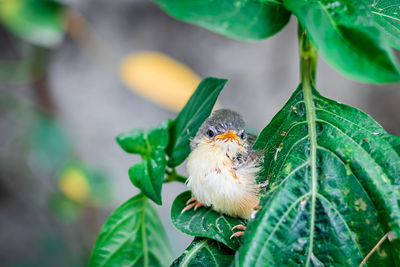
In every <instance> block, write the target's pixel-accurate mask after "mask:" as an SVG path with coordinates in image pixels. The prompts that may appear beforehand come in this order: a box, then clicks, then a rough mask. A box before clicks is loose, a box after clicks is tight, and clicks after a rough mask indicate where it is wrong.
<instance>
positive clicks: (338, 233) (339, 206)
mask: <svg viewBox="0 0 400 267" xmlns="http://www.w3.org/2000/svg"><path fill="white" fill-rule="evenodd" d="M388 140H392V141H393V142H392V141H391V142H389V141H388ZM394 141H395V140H394V139H392V138H391V136H390V135H389V134H388V133H386V132H385V131H384V130H383V129H382V127H381V126H380V125H379V124H378V123H377V122H375V121H374V120H373V119H372V118H371V117H370V116H368V115H367V114H365V113H363V112H362V111H360V110H357V109H355V108H352V107H349V106H346V105H343V104H339V103H337V102H335V101H332V100H329V99H327V98H324V97H323V96H321V95H320V94H319V93H318V92H317V91H316V90H311V89H309V90H307V88H304V89H303V88H302V86H301V85H300V86H299V88H298V89H297V90H296V91H295V93H294V94H293V96H292V97H291V98H290V100H289V101H288V102H287V103H286V105H285V106H284V107H283V108H282V110H281V111H280V112H279V113H278V114H277V115H276V116H275V117H274V118H273V120H272V121H271V123H270V124H269V125H268V126H267V127H266V128H265V129H264V130H263V131H262V133H261V134H260V136H259V138H258V140H257V142H256V144H255V148H257V149H264V148H265V149H266V152H265V160H264V172H265V175H266V177H264V179H268V181H269V188H268V189H269V190H268V192H267V193H266V194H265V195H264V196H263V197H262V198H261V206H262V209H261V210H260V211H259V212H258V213H257V215H256V218H255V220H253V221H250V223H249V225H248V228H247V230H246V234H245V235H244V236H243V237H244V239H243V240H242V241H243V245H242V247H241V248H240V250H239V251H238V253H237V254H236V259H235V260H236V263H237V265H239V266H286V265H306V266H309V265H314V266H322V264H323V265H329V266H331V265H335V266H358V265H359V264H360V262H361V261H362V259H363V258H364V257H365V256H366V255H367V254H368V252H369V251H370V250H371V249H372V248H373V247H374V246H375V245H376V243H377V242H378V241H379V240H380V238H381V237H383V236H384V234H385V233H387V232H388V231H390V230H393V231H394V232H395V233H396V235H397V236H400V190H399V189H400V156H399V154H398V151H396V150H395V149H394V147H393V144H395V142H394ZM398 249H399V247H398V243H396V244H395V243H389V242H385V243H383V244H382V245H381V246H380V248H379V250H378V252H376V253H374V254H373V255H372V257H371V258H370V259H369V260H368V264H369V265H370V266H393V265H394V263H395V262H396V263H397V264H399V258H398V257H397V258H395V257H396V256H397V255H396V254H395V253H393V252H392V251H396V250H397V251H399V250H398Z"/></svg>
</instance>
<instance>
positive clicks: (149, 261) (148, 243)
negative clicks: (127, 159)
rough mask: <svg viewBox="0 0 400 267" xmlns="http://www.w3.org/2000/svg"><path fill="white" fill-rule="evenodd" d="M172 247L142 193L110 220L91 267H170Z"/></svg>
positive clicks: (104, 228)
mask: <svg viewBox="0 0 400 267" xmlns="http://www.w3.org/2000/svg"><path fill="white" fill-rule="evenodd" d="M171 261H172V256H171V250H170V246H169V245H168V241H167V237H166V235H165V232H164V229H163V227H162V224H161V222H160V219H159V218H158V215H157V213H156V211H155V210H154V208H153V207H152V206H151V205H150V203H149V202H148V201H147V198H146V197H145V196H144V195H143V194H139V195H137V196H135V197H133V198H131V199H130V200H128V201H127V202H125V203H124V204H122V205H121V206H120V207H119V208H118V209H116V210H115V211H114V212H113V213H112V214H111V215H110V217H109V218H108V219H107V221H106V222H105V224H104V225H103V227H102V228H101V231H100V234H99V236H98V238H97V241H96V244H95V245H94V248H93V251H92V255H91V257H90V260H89V265H88V266H90V267H91V266H93V267H101V266H118V267H119V266H144V267H148V266H152V267H156V266H168V265H169V263H170V262H171Z"/></svg>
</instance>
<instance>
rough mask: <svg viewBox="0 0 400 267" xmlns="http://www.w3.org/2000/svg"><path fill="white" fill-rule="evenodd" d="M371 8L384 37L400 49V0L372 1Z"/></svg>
mask: <svg viewBox="0 0 400 267" xmlns="http://www.w3.org/2000/svg"><path fill="white" fill-rule="evenodd" d="M370 8H371V12H372V14H373V17H374V20H375V22H376V23H377V24H378V25H379V27H380V29H381V31H382V32H383V33H384V36H385V37H386V38H387V39H388V40H389V42H390V44H391V45H392V46H393V47H396V48H397V49H400V0H371V2H370Z"/></svg>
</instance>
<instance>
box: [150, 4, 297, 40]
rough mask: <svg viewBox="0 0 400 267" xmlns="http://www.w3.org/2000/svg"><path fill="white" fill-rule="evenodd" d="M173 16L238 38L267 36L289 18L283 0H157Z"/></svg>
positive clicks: (282, 25)
mask: <svg viewBox="0 0 400 267" xmlns="http://www.w3.org/2000/svg"><path fill="white" fill-rule="evenodd" d="M154 2H155V3H156V4H158V5H159V6H160V7H161V8H162V9H163V10H164V11H165V12H167V13H168V14H170V15H171V16H173V17H175V18H177V19H179V20H183V21H186V22H189V23H193V24H196V25H198V26H202V27H204V28H206V29H209V30H211V31H215V32H217V33H219V34H222V35H225V36H227V37H231V38H235V39H239V40H257V39H264V38H268V37H270V36H272V35H274V34H275V33H277V32H278V31H280V30H281V29H282V28H283V27H284V26H285V25H286V24H287V23H288V21H289V18H290V12H288V11H287V10H286V9H285V8H284V7H283V6H282V3H281V2H280V1H275V0H266V1H246V0H238V1H231V0H211V1H210V0H186V1H181V0H154Z"/></svg>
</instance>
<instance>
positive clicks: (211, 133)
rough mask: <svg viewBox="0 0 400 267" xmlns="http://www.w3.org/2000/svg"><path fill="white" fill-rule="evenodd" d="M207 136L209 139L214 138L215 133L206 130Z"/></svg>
mask: <svg viewBox="0 0 400 267" xmlns="http://www.w3.org/2000/svg"><path fill="white" fill-rule="evenodd" d="M207 135H208V137H210V138H211V137H214V135H215V133H214V132H213V131H212V130H208V131H207Z"/></svg>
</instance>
